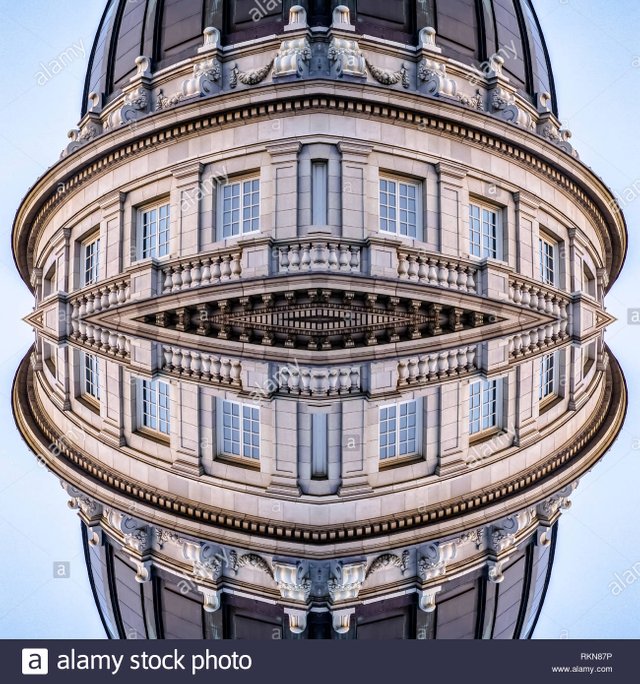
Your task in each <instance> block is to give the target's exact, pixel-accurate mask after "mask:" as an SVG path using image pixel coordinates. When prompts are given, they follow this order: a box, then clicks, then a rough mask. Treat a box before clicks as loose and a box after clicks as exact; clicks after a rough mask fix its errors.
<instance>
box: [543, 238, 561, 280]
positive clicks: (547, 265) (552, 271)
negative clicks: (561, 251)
mask: <svg viewBox="0 0 640 684" xmlns="http://www.w3.org/2000/svg"><path fill="white" fill-rule="evenodd" d="M557 248H558V246H557V245H556V244H555V243H554V242H550V241H549V240H547V239H545V238H540V278H541V279H542V282H543V283H544V284H545V285H551V286H553V287H555V285H556V281H557V277H556V252H557Z"/></svg>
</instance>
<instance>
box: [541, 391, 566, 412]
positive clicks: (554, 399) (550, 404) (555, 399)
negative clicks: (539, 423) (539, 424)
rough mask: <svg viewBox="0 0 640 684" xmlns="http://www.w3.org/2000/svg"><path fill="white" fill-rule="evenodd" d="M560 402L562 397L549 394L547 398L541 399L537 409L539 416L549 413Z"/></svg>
mask: <svg viewBox="0 0 640 684" xmlns="http://www.w3.org/2000/svg"><path fill="white" fill-rule="evenodd" d="M561 401H562V397H560V396H558V395H557V394H551V395H549V396H548V397H545V398H544V399H541V400H540V409H539V411H540V415H543V414H544V413H547V411H550V410H551V409H552V408H554V407H555V406H557V405H558V404H559V403H560V402H561Z"/></svg>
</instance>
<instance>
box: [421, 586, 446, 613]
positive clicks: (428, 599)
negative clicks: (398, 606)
mask: <svg viewBox="0 0 640 684" xmlns="http://www.w3.org/2000/svg"><path fill="white" fill-rule="evenodd" d="M441 591H442V587H429V588H428V589H422V590H420V591H419V592H418V607H419V608H420V610H422V611H424V612H425V613H433V612H434V611H435V609H436V597H437V595H438V594H439V593H440V592H441Z"/></svg>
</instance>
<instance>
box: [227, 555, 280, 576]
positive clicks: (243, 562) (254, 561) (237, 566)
mask: <svg viewBox="0 0 640 684" xmlns="http://www.w3.org/2000/svg"><path fill="white" fill-rule="evenodd" d="M229 564H230V566H231V569H232V570H233V572H234V573H235V574H236V575H237V574H238V572H240V570H241V569H242V568H246V567H250V568H256V569H257V570H262V572H264V573H266V574H267V575H269V577H271V578H273V570H272V569H271V567H270V566H269V564H268V563H267V561H266V560H265V559H264V558H262V557H261V556H258V555H257V554H255V553H245V554H244V555H242V556H238V554H237V553H236V552H235V551H232V552H231V553H230V554H229Z"/></svg>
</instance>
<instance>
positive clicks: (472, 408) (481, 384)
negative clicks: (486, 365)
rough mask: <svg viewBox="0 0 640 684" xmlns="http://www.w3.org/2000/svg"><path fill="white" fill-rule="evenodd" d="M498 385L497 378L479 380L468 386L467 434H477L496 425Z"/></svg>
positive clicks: (498, 397)
mask: <svg viewBox="0 0 640 684" xmlns="http://www.w3.org/2000/svg"><path fill="white" fill-rule="evenodd" d="M499 395H500V392H499V385H498V381H497V380H480V381H478V382H474V383H473V384H472V385H471V386H470V392H469V434H470V435H478V434H480V433H482V432H487V431H488V430H494V429H496V428H497V427H498V421H499V419H500V416H499V401H500V396H499Z"/></svg>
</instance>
